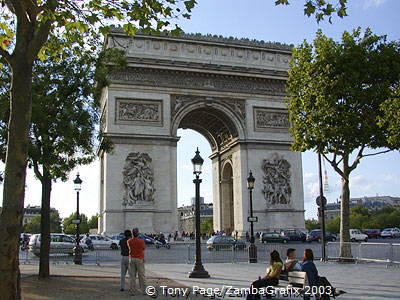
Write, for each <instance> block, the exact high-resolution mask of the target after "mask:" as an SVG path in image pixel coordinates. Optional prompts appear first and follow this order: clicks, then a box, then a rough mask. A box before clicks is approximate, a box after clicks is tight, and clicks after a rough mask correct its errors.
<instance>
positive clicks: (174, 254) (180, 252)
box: [20, 239, 400, 264]
mask: <svg viewBox="0 0 400 300" xmlns="http://www.w3.org/2000/svg"><path fill="white" fill-rule="evenodd" d="M388 242H391V243H396V242H397V244H394V245H393V246H391V245H390V244H389V243H388ZM383 243H386V244H383ZM289 247H292V248H295V249H296V250H297V253H298V255H301V253H302V252H303V251H304V249H306V248H311V249H312V250H313V251H314V255H315V256H316V257H320V256H321V252H322V250H321V244H319V243H298V242H292V243H288V244H260V243H257V249H258V259H259V261H261V262H267V261H268V260H269V259H268V255H269V253H270V252H271V251H272V250H278V251H279V252H280V253H281V255H282V257H284V256H285V253H286V250H287V248H289ZM352 253H353V256H354V257H361V258H368V259H379V260H386V259H388V258H390V257H393V258H394V260H396V261H399V262H400V239H397V240H394V239H393V240H392V239H390V240H388V239H385V240H382V239H378V240H376V241H375V240H373V241H370V242H368V243H362V244H359V243H353V244H352ZM327 255H328V257H337V256H338V255H339V243H330V244H328V246H327ZM194 258H195V244H193V243H191V244H183V243H179V244H173V245H171V249H166V248H160V249H157V248H155V247H154V246H149V247H148V248H147V249H146V262H147V263H180V264H184V263H190V264H191V263H193V262H194ZM51 260H52V262H54V263H57V262H60V263H61V262H62V263H72V262H73V256H68V255H61V254H60V255H51ZM202 260H203V262H205V263H226V262H246V261H247V260H248V252H247V249H246V250H221V251H209V250H207V248H206V245H205V244H203V245H202ZM37 261H38V258H37V257H36V256H34V255H32V253H30V252H24V251H21V253H20V262H21V263H25V262H27V263H35V262H37ZM119 261H120V252H119V251H118V250H111V249H103V250H95V251H87V252H86V253H84V254H83V263H84V264H86V263H88V264H90V263H93V264H96V263H97V264H116V263H119Z"/></svg>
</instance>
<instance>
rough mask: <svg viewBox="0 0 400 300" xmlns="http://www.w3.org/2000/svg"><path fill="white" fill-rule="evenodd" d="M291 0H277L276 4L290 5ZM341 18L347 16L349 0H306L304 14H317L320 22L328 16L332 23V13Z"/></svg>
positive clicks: (308, 15)
mask: <svg viewBox="0 0 400 300" xmlns="http://www.w3.org/2000/svg"><path fill="white" fill-rule="evenodd" d="M289 4H290V2H289V0H276V1H275V5H289ZM333 13H336V15H337V16H338V17H340V18H343V17H345V16H347V0H305V4H304V15H306V16H307V17H310V16H312V15H314V16H315V19H316V20H317V22H318V23H319V22H320V21H322V20H324V19H325V17H328V21H329V23H332V14H333Z"/></svg>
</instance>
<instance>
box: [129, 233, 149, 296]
mask: <svg viewBox="0 0 400 300" xmlns="http://www.w3.org/2000/svg"><path fill="white" fill-rule="evenodd" d="M132 234H133V238H131V239H130V240H128V248H129V277H130V292H131V294H132V295H135V294H136V293H137V292H140V293H142V294H144V292H145V288H146V283H145V275H144V249H145V248H146V245H145V243H144V241H143V240H142V239H140V238H139V229H137V228H133V230H132ZM136 274H137V277H138V278H139V290H137V289H136Z"/></svg>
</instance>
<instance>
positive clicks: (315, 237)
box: [306, 229, 336, 243]
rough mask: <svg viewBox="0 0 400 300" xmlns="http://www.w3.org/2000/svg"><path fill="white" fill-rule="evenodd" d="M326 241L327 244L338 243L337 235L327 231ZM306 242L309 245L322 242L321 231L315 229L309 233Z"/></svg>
mask: <svg viewBox="0 0 400 300" xmlns="http://www.w3.org/2000/svg"><path fill="white" fill-rule="evenodd" d="M325 240H326V241H327V242H334V241H336V235H334V234H333V233H332V232H330V231H326V232H325ZM306 241H307V242H309V243H311V242H319V241H321V229H314V230H311V231H310V232H309V233H307V237H306Z"/></svg>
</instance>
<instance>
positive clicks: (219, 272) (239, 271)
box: [147, 262, 400, 300]
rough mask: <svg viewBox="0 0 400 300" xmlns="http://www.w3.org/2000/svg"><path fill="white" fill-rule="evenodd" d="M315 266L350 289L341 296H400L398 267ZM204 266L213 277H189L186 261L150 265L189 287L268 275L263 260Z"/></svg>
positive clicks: (240, 284)
mask: <svg viewBox="0 0 400 300" xmlns="http://www.w3.org/2000/svg"><path fill="white" fill-rule="evenodd" d="M316 265H317V268H318V271H319V274H320V276H325V277H327V278H328V280H329V281H330V282H331V284H332V285H333V286H334V287H337V288H339V289H341V290H345V291H346V292H347V294H344V295H342V296H340V297H339V299H343V300H345V299H351V300H368V299H371V300H376V299H400V268H399V267H391V268H385V266H384V265H382V264H381V265H378V264H338V263H333V262H332V263H320V262H316ZM204 267H205V269H206V270H207V271H208V272H209V274H210V275H211V278H208V279H192V278H188V272H190V271H191V269H192V266H191V265H187V264H179V265H178V264H159V265H148V266H147V270H149V271H151V272H154V273H157V274H158V275H159V276H160V277H168V278H170V279H172V280H174V281H176V282H178V283H180V284H182V285H185V286H188V287H191V286H194V285H197V286H200V287H204V288H207V287H208V288H219V289H221V288H222V287H223V285H225V286H232V287H233V288H246V287H248V286H249V284H250V283H251V282H252V281H254V280H255V279H257V278H258V276H259V275H263V274H265V269H266V267H267V266H266V265H265V264H262V263H257V264H249V263H238V264H229V263H222V264H220V263H213V264H206V265H204ZM285 299H287V298H285Z"/></svg>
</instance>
